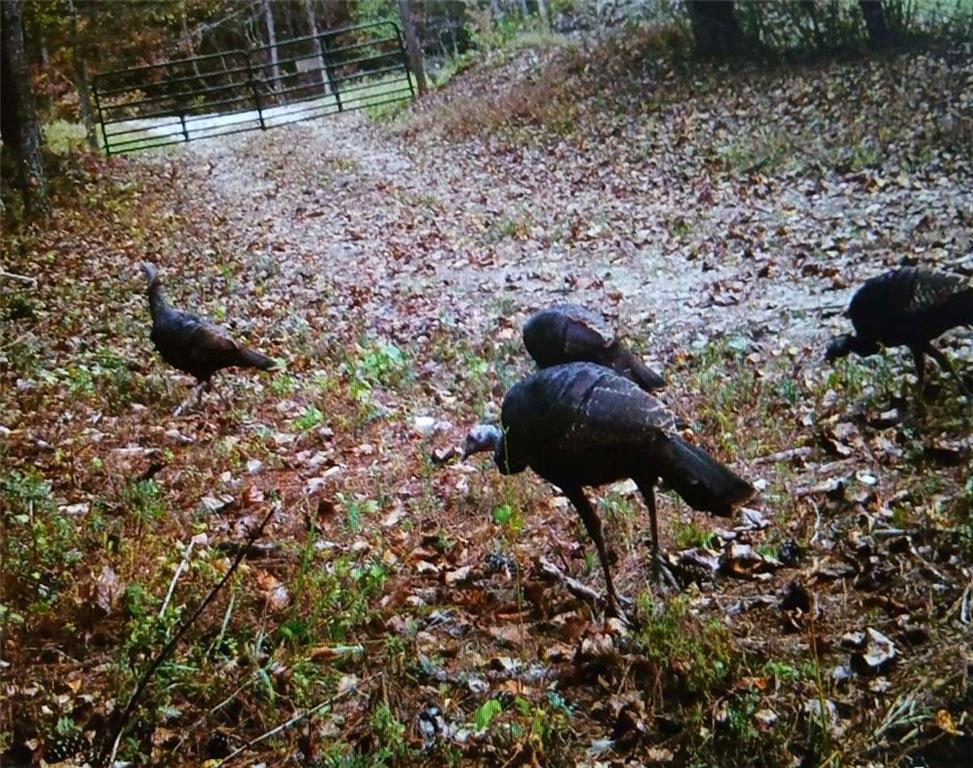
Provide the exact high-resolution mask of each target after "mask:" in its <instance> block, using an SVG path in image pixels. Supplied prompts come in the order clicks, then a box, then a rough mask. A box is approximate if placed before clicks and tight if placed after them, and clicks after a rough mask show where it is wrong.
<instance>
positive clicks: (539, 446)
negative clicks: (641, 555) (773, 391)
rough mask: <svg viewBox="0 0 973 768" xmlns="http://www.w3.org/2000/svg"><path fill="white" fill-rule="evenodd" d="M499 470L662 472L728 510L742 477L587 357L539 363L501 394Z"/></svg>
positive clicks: (741, 496) (597, 475)
mask: <svg viewBox="0 0 973 768" xmlns="http://www.w3.org/2000/svg"><path fill="white" fill-rule="evenodd" d="M500 418H501V422H502V424H503V427H504V434H505V437H504V439H503V441H502V442H501V444H500V446H499V447H498V448H497V450H496V451H495V454H494V458H495V459H496V461H497V466H498V467H499V468H500V470H501V471H502V472H505V473H509V472H519V471H521V470H523V469H525V468H526V467H528V466H529V467H531V468H532V469H533V470H534V471H535V472H537V474H539V475H540V476H541V477H543V478H545V479H546V480H549V481H550V482H552V483H554V484H555V485H557V486H558V487H560V488H565V487H570V486H599V485H603V484H605V483H609V482H613V481H616V480H621V479H623V478H633V479H635V480H636V482H644V483H646V484H649V485H654V484H655V482H656V480H657V479H658V478H659V477H662V478H664V479H665V480H666V482H667V483H668V484H669V485H670V486H671V487H672V488H673V489H674V490H676V492H677V493H679V494H680V495H681V496H683V497H684V498H685V500H686V501H687V503H689V504H690V505H691V506H693V507H695V508H696V509H701V510H706V511H708V512H713V513H715V514H728V513H729V512H730V511H731V510H732V509H733V507H734V506H735V505H738V504H740V503H742V502H744V501H746V500H747V499H749V498H750V497H751V496H752V495H753V488H752V487H751V486H750V484H749V483H747V482H746V481H744V480H742V479H741V478H739V477H737V476H736V475H735V474H734V473H733V472H731V471H730V470H729V469H727V468H725V467H723V466H722V465H721V464H719V462H717V461H716V460H715V459H713V458H712V457H710V456H709V455H708V454H706V453H705V452H704V451H702V449H699V448H697V447H695V446H693V445H690V444H689V443H687V442H686V441H685V440H683V439H682V438H681V437H680V436H679V435H678V434H677V433H676V431H675V422H674V420H673V417H672V414H670V413H669V411H667V410H666V409H665V407H664V406H663V405H662V404H661V403H660V402H659V401H658V400H656V399H655V398H653V397H652V396H651V395H648V394H646V393H645V392H644V391H643V390H641V389H640V388H639V387H638V386H637V385H635V384H634V383H633V382H631V381H629V380H628V379H626V378H624V377H622V376H619V375H617V374H615V373H614V372H613V371H610V370H607V369H606V368H604V367H601V366H598V365H595V364H590V363H570V364H566V365H559V366H555V367H552V368H546V369H543V370H541V371H538V372H537V373H535V374H533V375H532V376H529V377H527V378H526V379H524V380H523V381H521V382H520V383H518V384H516V385H515V386H514V387H513V388H511V390H510V391H509V392H508V393H507V395H506V397H504V399H503V407H502V411H501V417H500Z"/></svg>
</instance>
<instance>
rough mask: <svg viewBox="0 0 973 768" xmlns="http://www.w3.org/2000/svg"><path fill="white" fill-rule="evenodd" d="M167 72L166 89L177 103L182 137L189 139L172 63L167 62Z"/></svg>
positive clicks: (175, 103)
mask: <svg viewBox="0 0 973 768" xmlns="http://www.w3.org/2000/svg"><path fill="white" fill-rule="evenodd" d="M166 73H167V74H168V78H167V79H166V90H167V91H169V97H170V98H171V99H172V102H173V104H174V105H175V110H176V114H177V115H179V125H181V126H182V137H183V140H184V141H187V142H188V141H189V131H187V130H186V116H185V115H184V114H183V112H182V104H181V103H180V101H179V97H178V95H177V94H176V91H175V83H173V81H172V63H171V62H166Z"/></svg>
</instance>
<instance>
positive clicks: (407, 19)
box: [399, 0, 429, 96]
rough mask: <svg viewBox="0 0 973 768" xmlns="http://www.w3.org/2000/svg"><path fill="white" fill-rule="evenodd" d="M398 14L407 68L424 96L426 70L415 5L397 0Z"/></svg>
mask: <svg viewBox="0 0 973 768" xmlns="http://www.w3.org/2000/svg"><path fill="white" fill-rule="evenodd" d="M399 16H400V17H401V18H402V34H403V35H405V49H406V55H407V57H408V59H409V69H411V70H412V74H413V75H414V76H415V78H416V85H417V86H418V87H419V95H420V96H425V95H426V93H428V91H429V86H428V85H427V83H426V70H425V68H424V67H423V65H422V48H421V46H420V45H419V35H418V33H417V32H416V18H415V6H414V4H413V2H412V0H399Z"/></svg>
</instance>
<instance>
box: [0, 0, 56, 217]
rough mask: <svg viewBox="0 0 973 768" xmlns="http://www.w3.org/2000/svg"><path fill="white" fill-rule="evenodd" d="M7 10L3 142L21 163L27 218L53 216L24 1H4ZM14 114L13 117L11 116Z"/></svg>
mask: <svg viewBox="0 0 973 768" xmlns="http://www.w3.org/2000/svg"><path fill="white" fill-rule="evenodd" d="M0 7H2V9H3V11H2V13H3V50H2V52H0V55H2V57H3V65H2V80H3V82H2V84H0V91H2V93H3V97H2V98H3V113H4V114H3V120H2V127H3V140H4V144H6V143H7V142H8V141H9V142H10V148H11V150H12V152H13V155H14V160H15V162H16V164H17V185H18V186H19V187H20V189H21V191H22V192H23V195H24V208H25V209H26V211H27V215H28V216H30V217H32V218H38V217H41V216H45V215H47V214H48V213H50V210H51V206H50V201H49V200H48V197H47V177H46V176H45V175H44V161H43V158H42V157H41V129H40V125H38V123H37V113H36V112H35V110H34V92H33V90H31V84H30V74H29V72H28V69H27V52H26V50H25V48H24V15H23V3H22V0H4V1H3V2H0ZM8 112H12V114H8Z"/></svg>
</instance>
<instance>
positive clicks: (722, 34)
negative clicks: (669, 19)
mask: <svg viewBox="0 0 973 768" xmlns="http://www.w3.org/2000/svg"><path fill="white" fill-rule="evenodd" d="M686 8H687V9H688V10H689V16H690V19H691V20H692V24H693V37H694V38H695V39H696V52H697V53H698V54H700V55H701V56H727V55H733V54H737V53H740V52H741V51H742V50H743V30H741V29H740V25H739V23H737V20H736V15H735V13H734V11H733V0H687V2H686Z"/></svg>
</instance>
